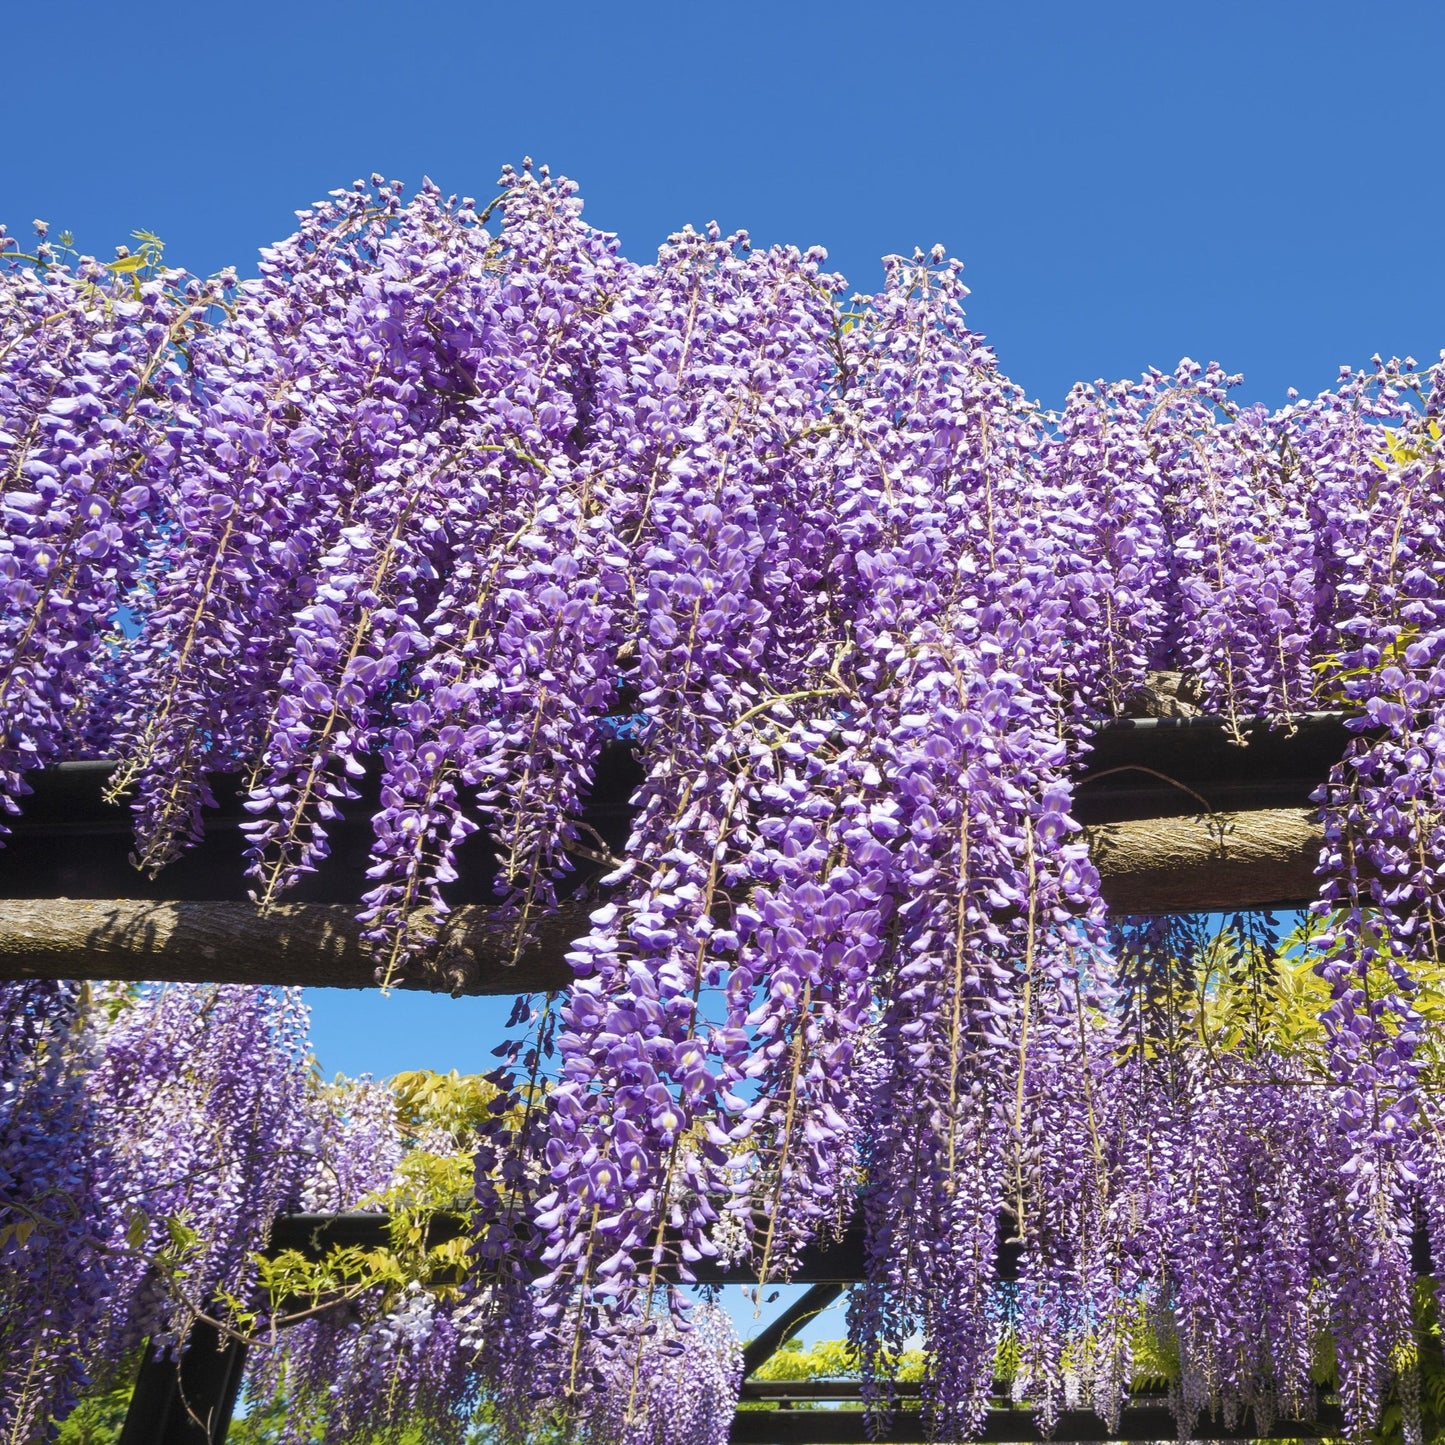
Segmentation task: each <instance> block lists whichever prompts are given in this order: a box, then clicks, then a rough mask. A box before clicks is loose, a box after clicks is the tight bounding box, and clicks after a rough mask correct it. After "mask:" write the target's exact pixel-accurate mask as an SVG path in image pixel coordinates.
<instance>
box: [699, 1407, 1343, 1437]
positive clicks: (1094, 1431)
mask: <svg viewBox="0 0 1445 1445" xmlns="http://www.w3.org/2000/svg"><path fill="white" fill-rule="evenodd" d="M1343 1434H1344V1420H1343V1417H1342V1416H1341V1414H1340V1411H1339V1409H1338V1407H1336V1406H1333V1405H1321V1406H1320V1407H1319V1408H1318V1409H1317V1410H1316V1412H1315V1418H1314V1419H1313V1420H1275V1421H1271V1422H1270V1428H1269V1429H1268V1430H1262V1429H1260V1428H1259V1426H1258V1425H1257V1424H1256V1423H1255V1421H1254V1420H1253V1418H1252V1417H1251V1416H1250V1415H1249V1414H1245V1416H1244V1418H1243V1419H1241V1420H1239V1421H1237V1422H1236V1423H1235V1424H1233V1425H1226V1424H1225V1422H1224V1421H1223V1419H1221V1418H1220V1417H1218V1416H1213V1417H1211V1416H1205V1417H1203V1418H1202V1419H1201V1420H1200V1421H1199V1423H1198V1425H1197V1426H1196V1427H1195V1431H1194V1434H1193V1435H1191V1436H1190V1438H1191V1439H1196V1440H1301V1441H1303V1440H1326V1439H1338V1438H1340V1437H1341V1436H1342V1435H1343ZM728 1438H729V1440H730V1442H731V1445H863V1442H865V1441H876V1442H881V1445H889V1442H899V1445H902V1442H922V1441H926V1440H930V1439H932V1438H933V1436H932V1435H930V1434H929V1432H928V1428H927V1424H926V1422H925V1420H924V1417H923V1413H922V1412H921V1411H919V1410H895V1411H894V1412H893V1417H892V1420H891V1422H890V1424H889V1428H888V1429H887V1430H886V1431H884V1432H882V1433H879V1434H876V1435H875V1434H870V1433H869V1428H868V1418H867V1416H866V1415H865V1414H864V1413H863V1411H861V1410H788V1409H777V1410H740V1411H738V1413H737V1414H736V1415H735V1416H734V1417H733V1424H732V1432H731V1434H730V1435H729V1437H728ZM975 1438H976V1439H978V1440H981V1441H985V1442H991V1445H998V1442H1010V1441H1012V1442H1018V1445H1032V1442H1035V1441H1044V1440H1046V1439H1047V1440H1070V1441H1072V1440H1081V1441H1084V1440H1087V1441H1095V1440H1120V1441H1133V1440H1177V1439H1178V1438H1179V1424H1178V1421H1176V1420H1175V1418H1174V1415H1173V1413H1172V1411H1171V1410H1170V1409H1169V1407H1168V1405H1166V1404H1164V1403H1163V1402H1162V1401H1160V1402H1153V1401H1151V1402H1149V1403H1141V1404H1131V1405H1126V1406H1125V1407H1124V1410H1123V1411H1122V1413H1121V1414H1120V1417H1119V1424H1118V1426H1117V1428H1115V1429H1112V1430H1111V1429H1110V1428H1109V1426H1108V1424H1107V1423H1106V1422H1105V1421H1104V1420H1102V1419H1100V1418H1099V1416H1097V1415H1095V1414H1094V1413H1093V1411H1092V1410H1064V1411H1061V1412H1060V1414H1059V1420H1058V1424H1057V1426H1056V1428H1055V1430H1054V1432H1053V1434H1052V1435H1048V1436H1045V1435H1044V1434H1043V1433H1042V1432H1041V1431H1040V1430H1039V1427H1038V1424H1037V1422H1036V1420H1035V1417H1034V1414H1033V1412H1032V1411H1030V1410H1010V1409H1003V1408H999V1409H993V1410H990V1411H989V1412H988V1415H987V1416H986V1418H985V1420H984V1424H983V1429H982V1430H981V1431H980V1432H979V1434H978V1435H977V1436H976V1437H975Z"/></svg>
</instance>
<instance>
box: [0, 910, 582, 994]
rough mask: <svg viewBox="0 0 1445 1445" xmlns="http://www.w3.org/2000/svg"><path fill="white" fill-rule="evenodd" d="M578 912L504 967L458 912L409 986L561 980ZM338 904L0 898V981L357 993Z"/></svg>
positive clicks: (354, 952) (503, 942) (453, 987)
mask: <svg viewBox="0 0 1445 1445" xmlns="http://www.w3.org/2000/svg"><path fill="white" fill-rule="evenodd" d="M588 912H589V907H588V906H587V905H578V904H571V905H568V906H565V907H564V908H563V909H562V910H561V911H560V912H558V913H556V914H555V915H553V916H551V917H549V918H547V919H546V920H544V921H543V922H542V924H541V925H540V927H539V929H538V931H537V936H536V938H535V939H534V941H533V942H532V943H531V944H530V945H529V946H528V947H527V948H526V949H525V950H524V951H523V952H522V954H521V956H520V957H518V958H517V959H516V960H515V961H514V960H513V957H512V954H513V948H512V943H511V939H510V937H509V936H508V934H507V930H506V929H505V928H504V927H501V926H499V924H498V920H497V916H496V913H495V911H494V910H493V909H490V908H486V907H483V906H480V905H477V904H469V905H464V906H463V907H460V908H458V909H456V910H455V911H454V912H453V913H452V914H451V915H450V916H449V918H448V920H447V924H446V927H445V928H444V930H443V931H442V934H441V947H440V950H439V952H438V955H437V963H436V965H435V968H434V971H433V972H432V974H431V975H430V977H428V978H427V979H426V980H423V981H421V982H419V983H418V982H413V983H412V984H411V985H410V986H412V987H422V988H432V989H437V990H450V991H451V992H454V993H458V994H461V993H470V994H505V993H530V992H535V991H541V990H545V989H551V988H560V987H562V986H563V985H564V984H566V983H568V982H570V981H571V978H572V970H571V969H570V968H569V967H568V965H567V963H566V961H565V958H564V955H565V954H566V951H567V948H568V946H569V945H570V943H571V941H572V940H573V939H574V938H577V937H579V936H580V935H581V934H582V933H584V932H585V931H586V928H587V914H588ZM354 915H355V909H354V908H349V907H347V906H346V905H345V904H339V903H288V904H281V905H279V906H277V907H273V908H272V909H271V910H270V911H269V912H267V913H261V912H260V911H259V910H258V909H257V908H256V907H255V906H254V905H253V904H250V903H153V902H150V901H148V900H144V899H131V898H114V899H67V898H44V899H9V900H0V978H84V979H154V980H158V981H165V982H173V983H272V984H288V985H289V984H299V985H303V986H305V987H309V988H367V987H370V986H372V985H373V984H374V983H375V982H376V978H375V969H374V965H373V963H372V961H371V959H370V958H369V956H368V953H367V950H366V947H365V945H364V943H363V941H362V938H361V930H360V927H359V926H358V925H357V923H356V919H355V916H354Z"/></svg>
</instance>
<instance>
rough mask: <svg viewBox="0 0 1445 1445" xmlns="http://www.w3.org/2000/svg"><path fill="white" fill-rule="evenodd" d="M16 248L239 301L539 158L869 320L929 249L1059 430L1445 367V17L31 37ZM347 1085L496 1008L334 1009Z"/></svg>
mask: <svg viewBox="0 0 1445 1445" xmlns="http://www.w3.org/2000/svg"><path fill="white" fill-rule="evenodd" d="M0 49H3V54H4V58H5V63H4V72H5V81H4V102H3V112H4V116H5V122H6V132H7V133H6V138H5V144H4V147H3V151H0V220H4V221H5V222H6V223H8V224H9V225H10V227H11V229H12V231H15V232H16V233H19V234H24V231H25V228H26V227H28V224H29V222H30V219H31V218H32V217H35V216H38V217H42V218H44V219H45V220H48V221H49V222H51V223H52V225H53V226H54V227H56V228H57V229H59V228H68V229H70V230H71V231H73V232H74V233H75V234H76V236H77V238H78V240H79V242H80V243H81V245H82V247H83V248H85V249H89V250H93V251H94V252H96V253H97V254H100V255H106V256H108V255H109V254H110V253H111V248H112V247H113V246H114V245H115V244H117V243H118V242H124V241H126V240H127V239H128V237H129V233H130V232H131V231H132V230H135V229H137V228H146V229H149V230H153V231H155V232H157V233H158V234H160V235H161V236H162V237H164V239H165V240H166V242H167V245H168V254H169V256H170V258H171V259H172V260H173V261H174V262H176V263H178V264H181V265H185V266H189V267H191V268H192V269H195V270H200V271H208V270H213V269H216V268H218V267H220V266H222V265H226V264H235V265H236V266H238V267H239V269H240V270H241V272H242V274H243V275H244V274H247V273H248V272H249V271H250V270H251V268H252V266H253V262H254V258H255V253H256V250H257V248H258V247H259V246H261V245H263V244H265V243H267V242H268V241H271V240H272V239H274V238H276V237H277V236H279V235H282V234H284V233H285V232H286V231H287V230H288V229H289V222H290V220H291V213H292V211H294V210H295V209H296V208H298V207H301V206H304V205H306V204H307V203H308V202H309V201H311V200H312V199H314V198H315V197H317V196H319V195H321V194H323V193H324V192H325V191H327V190H328V189H330V188H332V187H334V186H338V185H345V184H347V183H349V182H350V181H351V180H353V179H354V178H355V177H357V176H360V175H368V174H370V173H371V172H372V171H373V170H379V171H382V172H385V173H386V174H387V175H388V176H394V177H397V178H400V179H403V180H406V181H408V182H411V183H415V182H416V181H417V180H419V179H420V177H421V176H422V175H423V174H427V175H430V176H432V177H433V178H434V179H435V180H436V181H437V182H438V183H439V184H440V185H441V186H442V187H443V188H445V189H447V190H455V191H458V192H461V193H466V194H474V195H476V196H478V197H483V196H489V195H490V194H491V188H492V184H493V181H494V180H495V177H496V174H497V171H498V168H499V167H500V166H501V165H502V164H503V163H504V162H509V161H510V162H514V163H515V162H517V161H519V160H520V159H521V157H522V156H523V155H532V156H534V157H536V158H537V159H538V160H539V161H546V162H547V163H549V164H550V165H551V166H552V167H553V169H554V170H556V171H561V172H564V173H566V174H568V175H571V176H573V177H575V178H576V179H577V180H578V181H579V182H580V184H581V186H582V194H583V196H584V198H585V199H586V201H587V211H586V215H587V217H588V219H590V220H591V221H592V222H593V223H594V224H596V225H598V226H601V227H603V228H604V229H607V230H615V231H617V232H619V233H620V234H621V237H622V242H623V247H624V249H625V250H626V251H627V253H628V254H629V255H631V256H633V257H635V258H638V259H645V258H647V257H648V256H650V255H651V254H652V253H653V252H654V250H655V248H656V246H657V244H658V242H659V241H660V240H661V239H662V238H663V237H664V236H665V235H666V234H667V233H668V231H670V230H672V229H675V228H677V227H678V226H680V225H682V224H683V223H684V222H689V221H690V222H693V223H695V224H701V223H704V222H706V221H708V220H710V219H714V218H715V219H717V220H718V221H719V222H720V223H721V224H722V225H723V227H724V228H726V229H731V228H735V227H740V226H745V227H747V228H748V229H749V230H750V231H751V232H752V233H753V235H754V237H755V238H756V239H757V240H760V241H765V242H771V241H792V242H796V243H798V244H800V245H808V244H812V243H821V244H822V245H825V246H826V247H827V248H828V250H829V252H830V254H831V257H832V264H833V265H835V266H836V267H837V268H839V269H841V270H842V271H844V272H845V273H846V274H847V275H848V277H849V279H850V280H851V281H852V283H853V284H854V285H855V286H856V287H858V288H859V289H869V288H871V287H872V286H873V285H874V284H875V283H876V282H877V280H878V277H879V274H880V271H879V265H878V258H879V257H880V256H881V255H883V254H884V253H886V252H892V251H906V250H910V249H911V248H912V247H913V246H914V245H922V246H928V245H930V244H932V243H933V242H935V241H941V242H943V243H944V244H945V245H946V246H947V247H948V248H949V250H950V251H951V252H953V253H954V254H956V255H959V256H961V257H962V258H963V259H964V260H965V262H966V263H967V272H966V278H967V280H968V281H969V284H970V285H971V286H972V287H973V289H974V296H973V298H972V301H971V303H970V314H971V316H972V318H973V321H974V324H975V325H976V326H977V327H978V329H980V330H982V331H984V332H985V333H987V335H988V336H989V337H990V339H991V340H992V342H993V343H994V345H995V346H996V348H997V350H998V353H999V356H1000V358H1001V360H1002V362H1003V364H1004V366H1005V368H1006V369H1007V370H1008V371H1009V372H1010V373H1011V374H1012V375H1013V376H1014V377H1015V378H1016V379H1017V380H1018V381H1020V382H1021V383H1022V384H1023V385H1024V386H1025V387H1026V388H1027V389H1028V391H1029V392H1030V393H1031V394H1033V395H1035V396H1038V397H1040V398H1041V399H1042V400H1043V401H1044V402H1045V403H1046V404H1048V405H1056V404H1057V403H1058V402H1060V401H1061V400H1062V398H1063V396H1064V394H1065V391H1066V390H1067V388H1068V386H1069V384H1070V383H1071V382H1072V381H1074V380H1077V379H1080V378H1086V379H1091V378H1094V377H1099V376H1103V377H1117V376H1122V375H1129V374H1132V373H1136V372H1138V371H1139V370H1141V369H1142V368H1144V367H1145V366H1148V365H1158V366H1162V367H1169V366H1172V365H1173V364H1174V363H1175V362H1176V361H1177V360H1178V359H1179V357H1180V356H1181V355H1186V354H1187V355H1190V356H1193V357H1195V358H1196V359H1198V360H1200V361H1206V360H1209V359H1218V360H1219V361H1221V362H1222V363H1224V364H1225V365H1226V366H1227V367H1229V368H1230V369H1231V370H1236V371H1243V372H1245V373H1246V376H1247V381H1246V387H1245V390H1246V393H1247V395H1248V396H1249V397H1251V398H1258V399H1261V400H1265V401H1267V402H1271V403H1275V402H1278V401H1281V400H1282V399H1283V394H1284V389H1285V388H1286V387H1287V386H1289V385H1296V386H1298V387H1300V388H1301V389H1302V390H1305V391H1310V390H1315V389H1319V388H1322V387H1324V386H1326V385H1328V384H1329V383H1330V382H1331V380H1332V379H1333V378H1334V376H1335V375H1336V374H1337V368H1338V366H1339V365H1340V364H1341V363H1350V364H1356V365H1358V364H1362V363H1365V362H1366V361H1367V360H1368V358H1369V356H1370V355H1371V353H1372V352H1374V351H1380V352H1383V353H1386V354H1388V353H1391V352H1395V353H1400V354H1405V353H1413V354H1414V355H1415V356H1416V357H1417V358H1420V359H1422V360H1427V359H1433V358H1434V357H1435V356H1436V355H1437V353H1438V352H1439V350H1440V348H1441V347H1442V346H1445V285H1442V284H1441V266H1440V263H1441V259H1442V256H1445V247H1442V240H1445V190H1442V187H1441V186H1440V183H1439V177H1438V168H1439V166H1440V155H1439V145H1438V134H1439V124H1440V122H1439V114H1440V105H1441V99H1442V80H1441V67H1440V62H1441V56H1442V55H1445V5H1441V4H1440V3H1438V0H1414V3H1386V0H1373V3H1362V0H1356V3H1353V4H1339V3H1334V0H1243V3H1240V0H1223V3H1221V0H1215V3H1210V4H1207V5H1206V4H1199V3H1196V4H1180V3H1159V0H1152V3H1147V4H1145V3H1138V0H1112V3H1108V4H1102V5H1101V4H1084V3H1062V0H1056V3H1045V4H1039V3H1020V0H991V3H973V0H955V3H951V4H949V3H945V4H942V5H931V6H908V5H898V4H891V3H889V4H866V3H854V0H832V3H828V4H801V3H788V0H773V3H771V4H767V5H762V4H759V5H751V6H736V5H732V6H722V5H715V4H714V5H700V4H693V3H687V0H671V3H655V0H645V3H644V0H621V3H618V0H614V3H611V4H599V3H597V0H590V3H573V0H566V3H533V4H530V5H528V4H517V3H509V4H506V5H499V4H496V3H493V0H444V3H428V0H413V3H412V4H410V5H405V6H403V5H399V4H395V3H393V4H387V5H382V4H377V3H373V0H289V3H286V4H278V3H274V0H248V3H245V4H234V3H228V4H220V3H212V0H190V3H188V4H179V3H175V0H160V3H152V4H149V5H144V6H133V7H129V8H126V7H115V6H113V5H101V4H98V3H94V0H66V3H64V4H29V5H23V6H22V5H19V4H12V5H9V6H7V7H6V13H5V16H4V20H3V24H0ZM315 1006H316V1014H315V1017H316V1043H317V1048H318V1052H319V1054H320V1057H321V1061H322V1063H323V1065H324V1066H325V1067H326V1068H327V1069H328V1070H331V1069H344V1070H347V1071H350V1072H357V1071H361V1070H363V1069H371V1070H373V1071H375V1072H377V1073H379V1074H385V1073H389V1072H392V1071H394V1070H395V1069H398V1068H404V1067H419V1066H422V1065H431V1066H434V1067H440V1068H449V1067H459V1068H477V1067H482V1066H484V1065H485V1063H486V1061H487V1057H488V1054H487V1051H488V1048H489V1046H490V1045H491V1043H492V1042H494V1041H495V1038H496V1035H497V1031H498V1028H499V1025H500V1019H501V1016H502V1015H500V1014H499V1011H498V1010H499V1006H498V1005H496V1004H494V1003H492V1002H490V1001H485V1000H467V1001H462V1002H459V1003H453V1002H452V1001H451V1000H449V999H429V998H428V999H419V998H414V997H406V996H396V997H394V998H392V999H389V1000H381V999H378V998H376V997H375V996H374V995H373V996H366V995H355V996H341V995H336V994H326V995H317V996H316V998H315Z"/></svg>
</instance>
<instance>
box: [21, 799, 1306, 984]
mask: <svg viewBox="0 0 1445 1445" xmlns="http://www.w3.org/2000/svg"><path fill="white" fill-rule="evenodd" d="M1087 836H1088V839H1089V847H1090V853H1091V856H1092V857H1093V859H1094V862H1095V864H1096V866H1097V867H1098V869H1099V873H1100V876H1101V878H1102V880H1103V887H1104V896H1105V898H1106V900H1107V901H1108V904H1109V906H1110V908H1111V909H1113V910H1114V911H1115V912H1117V913H1207V912H1230V911H1233V910H1236V909H1243V908H1262V907H1287V906H1297V905H1302V904H1305V903H1308V902H1309V901H1310V899H1311V898H1312V897H1313V896H1314V878H1313V873H1314V868H1315V863H1316V861H1317V859H1318V857H1319V848H1320V841H1321V832H1320V826H1319V822H1318V820H1317V819H1316V817H1315V816H1314V815H1313V814H1312V813H1311V812H1310V811H1308V810H1307V809H1303V808H1269V809H1259V810H1255V811H1252V812H1246V813H1216V814H1198V815H1195V816H1193V817H1178V818H1150V819H1143V820H1136V821H1132V822H1123V823H1102V824H1098V825H1096V826H1095V827H1093V828H1091V829H1089V830H1087ZM591 907H592V905H591V904H589V903H587V902H585V901H573V902H570V903H567V904H564V905H563V906H562V908H561V909H560V910H559V911H557V912H556V913H554V914H553V915H551V916H550V917H548V918H547V919H545V920H544V921H543V922H542V923H541V925H540V927H539V929H538V931H537V934H536V937H535V938H534V940H533V941H532V943H531V944H530V945H529V946H528V947H527V948H526V949H525V950H524V951H523V952H522V954H521V955H520V957H517V958H515V959H514V958H513V948H512V942H511V939H510V937H509V934H508V929H507V927H506V926H505V923H504V922H502V921H501V920H499V919H498V916H497V913H496V911H495V910H494V909H492V908H489V907H487V906H486V905H483V904H464V905H462V906H460V907H458V908H457V909H455V910H454V911H453V912H452V913H451V914H450V915H449V916H448V918H447V919H446V921H445V924H444V926H443V927H442V929H441V932H440V948H439V951H438V954H437V962H436V964H435V965H434V967H433V970H432V972H431V973H430V974H429V975H428V976H427V977H426V978H425V979H422V980H419V981H416V980H414V981H412V982H411V983H410V984H409V985H408V986H410V987H421V988H432V989H437V990H445V991H448V992H451V993H454V994H498V993H502V994H505V993H531V992H540V991H543V990H546V989H552V988H560V987H562V986H564V985H565V984H566V983H568V982H569V981H570V979H571V976H572V975H571V970H570V968H569V967H568V965H567V962H566V957H565V955H566V953H567V951H568V949H569V947H570V946H571V944H572V942H573V940H574V939H576V938H579V937H580V936H581V935H582V934H583V933H585V932H586V930H587V917H588V913H589V911H590V909H591ZM0 978H10V979H13V978H82V979H155V980H164V981H170V982H185V983H198V982H204V983H274V984H300V985H305V986H307V987H312V988H366V987H370V986H371V985H372V984H373V983H374V982H375V978H374V971H373V965H372V963H371V961H370V959H369V957H368V955H367V951H366V948H365V946H364V944H363V942H362V939H361V931H360V928H359V927H358V925H357V923H356V921H355V919H354V917H353V909H352V908H350V907H348V906H346V905H344V904H326V903H289V904H282V905H279V906H277V907H274V908H272V909H271V910H270V911H269V912H267V913H264V914H263V913H261V912H259V911H258V910H257V909H256V908H255V907H254V906H252V905H251V904H249V903H236V902H226V901H215V902H166V901H159V902H157V901H151V900H147V899H133V898H110V899H69V898H44V899H40V898H30V899H0Z"/></svg>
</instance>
